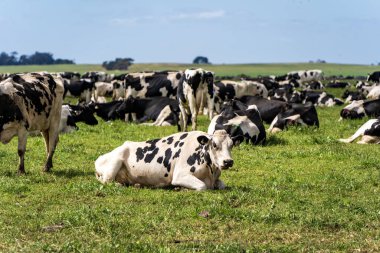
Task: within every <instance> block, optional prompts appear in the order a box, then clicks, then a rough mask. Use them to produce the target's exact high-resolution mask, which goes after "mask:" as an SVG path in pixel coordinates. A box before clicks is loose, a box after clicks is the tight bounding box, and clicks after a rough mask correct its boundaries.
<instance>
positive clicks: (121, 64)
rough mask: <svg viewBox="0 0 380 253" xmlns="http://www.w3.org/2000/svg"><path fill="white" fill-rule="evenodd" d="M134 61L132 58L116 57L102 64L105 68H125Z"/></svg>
mask: <svg viewBox="0 0 380 253" xmlns="http://www.w3.org/2000/svg"><path fill="white" fill-rule="evenodd" d="M133 62H134V59H132V58H116V59H115V60H114V61H105V62H103V64H102V66H103V67H104V68H105V69H107V70H115V69H118V70H127V69H128V68H129V66H131V65H132V64H133Z"/></svg>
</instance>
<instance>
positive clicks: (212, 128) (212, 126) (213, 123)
mask: <svg viewBox="0 0 380 253" xmlns="http://www.w3.org/2000/svg"><path fill="white" fill-rule="evenodd" d="M219 117H220V115H216V116H215V117H213V118H212V120H211V122H210V125H208V129H207V133H208V134H213V133H214V132H215V126H216V121H217V120H218V118H219Z"/></svg>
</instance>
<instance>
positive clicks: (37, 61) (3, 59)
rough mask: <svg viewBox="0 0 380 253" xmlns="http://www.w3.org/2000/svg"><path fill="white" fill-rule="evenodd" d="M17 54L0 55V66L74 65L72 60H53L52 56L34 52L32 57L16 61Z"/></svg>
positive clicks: (3, 53)
mask: <svg viewBox="0 0 380 253" xmlns="http://www.w3.org/2000/svg"><path fill="white" fill-rule="evenodd" d="M17 55H18V53H17V52H16V51H13V52H12V53H11V54H10V55H8V54H7V53H5V52H2V53H0V65H31V64H34V65H48V64H75V62H74V61H72V60H66V59H57V60H54V58H53V54H51V53H43V52H35V53H34V54H32V55H25V54H23V55H21V56H20V57H19V58H18V59H17Z"/></svg>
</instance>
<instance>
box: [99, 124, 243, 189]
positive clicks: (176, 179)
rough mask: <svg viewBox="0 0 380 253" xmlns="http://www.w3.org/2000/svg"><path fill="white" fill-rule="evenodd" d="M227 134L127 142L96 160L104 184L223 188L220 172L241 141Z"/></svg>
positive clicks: (189, 134)
mask: <svg viewBox="0 0 380 253" xmlns="http://www.w3.org/2000/svg"><path fill="white" fill-rule="evenodd" d="M242 139H243V137H242V136H239V137H236V138H233V139H231V138H230V137H229V136H228V134H227V133H226V131H224V130H218V131H216V132H215V133H214V134H212V135H209V134H207V133H204V132H201V131H193V132H188V133H177V134H173V135H170V136H167V137H164V138H162V139H155V140H150V141H145V142H130V141H126V142H125V143H124V144H123V145H121V146H120V147H118V148H116V149H114V150H113V151H111V152H109V153H107V154H105V155H102V156H100V157H99V158H98V159H97V160H96V161H95V171H96V172H95V174H96V177H97V179H98V180H99V181H100V182H102V183H103V184H105V183H109V182H112V181H116V182H118V183H120V184H124V185H135V184H139V185H142V186H151V187H165V186H171V185H172V186H181V187H186V188H190V189H194V190H206V189H224V188H225V185H224V183H223V181H221V180H220V175H221V170H222V169H228V168H230V167H232V165H233V160H232V157H231V149H232V146H233V145H237V144H238V143H239V142H240V141H242Z"/></svg>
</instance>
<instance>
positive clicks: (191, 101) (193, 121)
mask: <svg viewBox="0 0 380 253" xmlns="http://www.w3.org/2000/svg"><path fill="white" fill-rule="evenodd" d="M189 107H190V112H191V130H193V131H195V130H197V117H198V108H197V104H196V101H195V98H194V97H189ZM186 121H187V120H186Z"/></svg>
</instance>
